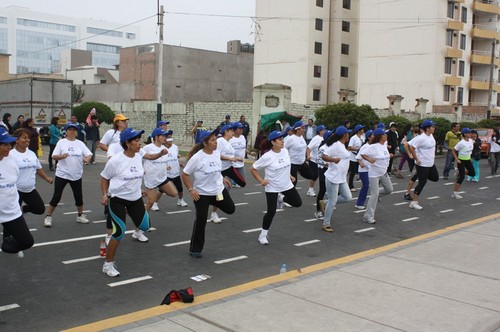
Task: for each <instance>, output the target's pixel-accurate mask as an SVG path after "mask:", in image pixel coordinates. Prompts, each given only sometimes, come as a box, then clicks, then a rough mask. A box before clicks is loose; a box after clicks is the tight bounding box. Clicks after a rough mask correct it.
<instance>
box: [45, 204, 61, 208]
mask: <svg viewBox="0 0 500 332" xmlns="http://www.w3.org/2000/svg"><path fill="white" fill-rule="evenodd" d="M59 205H64V203H57V206H59ZM44 206H45V207H47V206H49V203H47V204H44Z"/></svg>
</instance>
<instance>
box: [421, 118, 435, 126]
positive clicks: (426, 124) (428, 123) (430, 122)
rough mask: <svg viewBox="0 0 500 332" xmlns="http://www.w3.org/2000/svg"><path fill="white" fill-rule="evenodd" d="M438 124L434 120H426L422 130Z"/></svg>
mask: <svg viewBox="0 0 500 332" xmlns="http://www.w3.org/2000/svg"><path fill="white" fill-rule="evenodd" d="M435 125H436V123H435V122H434V121H432V120H429V119H427V120H424V122H422V124H421V125H420V127H421V128H427V127H431V126H435Z"/></svg>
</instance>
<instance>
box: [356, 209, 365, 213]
mask: <svg viewBox="0 0 500 332" xmlns="http://www.w3.org/2000/svg"><path fill="white" fill-rule="evenodd" d="M365 211H366V209H363V210H356V211H354V213H363V212H365Z"/></svg>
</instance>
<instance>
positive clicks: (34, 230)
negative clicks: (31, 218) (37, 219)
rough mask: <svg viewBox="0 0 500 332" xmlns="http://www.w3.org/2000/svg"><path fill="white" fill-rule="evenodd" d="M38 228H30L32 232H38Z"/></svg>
mask: <svg viewBox="0 0 500 332" xmlns="http://www.w3.org/2000/svg"><path fill="white" fill-rule="evenodd" d="M37 230H38V229H37V228H30V232H36V231H37Z"/></svg>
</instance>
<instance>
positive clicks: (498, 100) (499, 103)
mask: <svg viewBox="0 0 500 332" xmlns="http://www.w3.org/2000/svg"><path fill="white" fill-rule="evenodd" d="M497 106H500V93H497Z"/></svg>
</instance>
